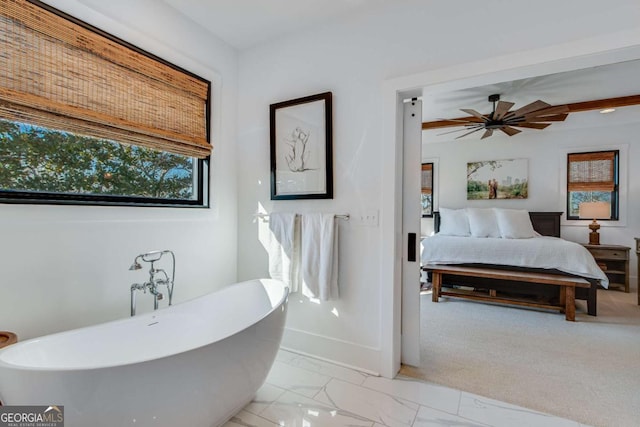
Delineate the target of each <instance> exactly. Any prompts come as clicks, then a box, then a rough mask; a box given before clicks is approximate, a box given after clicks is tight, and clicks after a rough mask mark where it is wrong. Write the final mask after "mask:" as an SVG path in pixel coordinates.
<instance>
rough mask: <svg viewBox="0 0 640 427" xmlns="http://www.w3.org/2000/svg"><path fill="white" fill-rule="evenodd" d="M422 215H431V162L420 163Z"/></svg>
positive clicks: (427, 216)
mask: <svg viewBox="0 0 640 427" xmlns="http://www.w3.org/2000/svg"><path fill="white" fill-rule="evenodd" d="M421 181H422V190H421V193H422V194H421V197H422V198H421V200H422V217H423V218H430V217H433V163H423V164H422V179H421Z"/></svg>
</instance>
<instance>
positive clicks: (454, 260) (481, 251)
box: [421, 234, 609, 288]
mask: <svg viewBox="0 0 640 427" xmlns="http://www.w3.org/2000/svg"><path fill="white" fill-rule="evenodd" d="M421 252H422V254H421V260H422V264H423V265H425V264H464V263H475V264H495V265H513V266H518V267H529V268H546V269H556V270H560V271H563V272H565V273H569V274H575V275H578V276H582V277H587V278H592V279H599V280H600V284H601V285H602V286H603V287H605V288H607V287H608V286H609V280H608V279H607V276H606V275H605V274H604V273H603V272H602V270H601V269H600V267H598V264H596V262H595V260H594V259H593V256H592V255H591V253H589V251H588V250H587V249H586V248H585V247H584V246H582V245H580V244H578V243H575V242H569V241H568V240H564V239H560V238H557V237H549V236H541V237H534V238H531V239H502V238H492V237H486V238H477V237H458V236H442V235H439V234H436V235H434V236H431V237H427V238H424V239H423V240H422V251H421Z"/></svg>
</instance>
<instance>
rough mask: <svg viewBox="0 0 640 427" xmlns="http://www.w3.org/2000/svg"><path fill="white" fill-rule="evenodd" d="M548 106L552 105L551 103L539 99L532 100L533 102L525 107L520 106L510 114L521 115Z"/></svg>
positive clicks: (513, 115)
mask: <svg viewBox="0 0 640 427" xmlns="http://www.w3.org/2000/svg"><path fill="white" fill-rule="evenodd" d="M548 107H551V104H547V103H546V102H544V101H540V100H537V101H534V102H532V103H531V104H527V105H525V106H524V107H521V108H518V109H517V110H515V111H513V112H511V113H509V114H508V116H509V117H520V116H524V115H525V114H528V113H531V112H532V111H538V110H541V109H543V108H548Z"/></svg>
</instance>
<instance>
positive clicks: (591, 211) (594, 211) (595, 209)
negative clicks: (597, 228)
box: [578, 202, 611, 219]
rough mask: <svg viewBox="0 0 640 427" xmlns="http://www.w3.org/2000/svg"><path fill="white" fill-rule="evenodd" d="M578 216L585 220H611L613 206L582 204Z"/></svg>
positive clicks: (607, 204) (600, 203) (608, 204)
mask: <svg viewBox="0 0 640 427" xmlns="http://www.w3.org/2000/svg"><path fill="white" fill-rule="evenodd" d="M578 209H579V212H578V216H579V217H580V218H584V219H609V218H611V204H610V203H607V202H584V203H580V206H579V208H578Z"/></svg>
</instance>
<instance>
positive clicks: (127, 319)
mask: <svg viewBox="0 0 640 427" xmlns="http://www.w3.org/2000/svg"><path fill="white" fill-rule="evenodd" d="M263 281H267V282H274V283H278V284H280V285H281V287H282V289H283V292H282V297H281V298H280V299H279V300H278V302H277V303H276V304H275V305H273V306H272V307H271V309H270V310H268V311H267V312H266V313H264V314H263V315H262V316H261V317H259V318H258V319H256V320H255V321H254V322H253V323H251V324H249V325H247V326H245V327H244V328H242V329H238V330H237V331H234V332H233V333H232V334H228V335H226V336H224V337H222V338H220V339H218V340H216V341H211V342H206V343H203V344H200V345H195V346H192V347H188V348H185V349H182V350H181V351H176V352H172V353H169V354H164V355H162V356H158V357H150V358H149V357H148V358H141V359H136V360H132V361H130V362H127V363H113V364H101V365H93V366H68V367H52V366H32V365H17V364H13V363H10V362H7V361H5V360H4V359H3V357H2V356H3V354H4V353H9V352H11V351H12V350H15V347H17V346H20V347H22V346H26V345H29V344H32V343H34V342H37V341H39V340H42V339H45V338H47V339H49V338H55V337H56V336H59V335H63V334H71V333H77V332H79V331H83V330H86V329H91V328H96V327H99V326H102V325H111V324H118V323H125V322H130V321H131V319H137V320H139V321H143V319H144V318H145V317H149V318H152V316H153V315H154V313H157V312H158V311H166V310H168V309H171V308H172V307H175V306H178V305H182V304H187V303H189V302H192V301H195V300H198V299H200V298H204V297H206V296H210V295H214V294H216V293H219V292H223V291H226V290H227V289H228V288H230V287H232V286H235V285H242V284H248V283H251V282H263ZM263 287H264V285H263ZM290 292H291V290H290V288H289V286H288V285H287V284H285V283H284V282H282V281H280V280H277V279H270V278H259V279H249V280H243V281H242V282H235V283H232V284H230V285H227V286H224V287H222V288H220V289H217V290H215V291H213V292H208V293H206V294H203V295H199V296H196V297H193V298H190V299H188V300H185V301H181V302H180V303H178V304H174V305H173V306H167V307H162V308H160V309H158V310H154V311H150V312H147V313H144V314H141V315H140V316H133V317H125V318H122V319H115V320H110V321H108V322H103V323H97V324H95V325H89V326H83V327H80V328H75V329H69V330H66V331H60V332H55V333H52V334H47V335H43V336H40V337H34V338H30V339H28V340H25V341H19V342H17V343H15V344H11V345H9V346H7V347H4V348H2V349H0V368H3V369H14V370H24V371H43V372H70V371H82V372H84V371H92V370H100V369H110V368H116V367H119V366H131V365H137V364H141V363H145V362H151V361H154V360H161V359H166V358H169V357H174V356H176V355H178V354H182V353H187V352H190V351H195V350H198V349H201V348H203V347H206V346H209V345H211V344H214V343H218V342H222V341H225V340H227V339H229V338H231V337H233V336H235V335H238V334H241V333H242V332H244V331H246V330H248V329H250V328H252V327H254V326H255V325H257V324H258V323H260V322H262V321H263V320H264V319H266V318H267V317H269V316H271V315H272V314H273V313H274V312H275V311H276V310H278V309H281V308H282V307H283V306H284V307H285V310H286V304H287V301H288V298H289V294H290Z"/></svg>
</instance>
